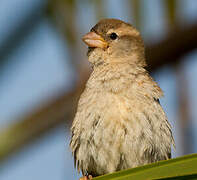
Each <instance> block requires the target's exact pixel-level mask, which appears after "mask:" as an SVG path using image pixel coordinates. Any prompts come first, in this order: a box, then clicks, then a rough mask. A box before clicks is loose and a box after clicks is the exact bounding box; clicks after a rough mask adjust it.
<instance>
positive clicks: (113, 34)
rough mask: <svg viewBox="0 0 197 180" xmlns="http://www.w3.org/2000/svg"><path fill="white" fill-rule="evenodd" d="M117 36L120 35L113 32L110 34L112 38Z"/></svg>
mask: <svg viewBox="0 0 197 180" xmlns="http://www.w3.org/2000/svg"><path fill="white" fill-rule="evenodd" d="M117 37H118V35H117V34H116V33H111V34H110V38H111V39H112V40H115V39H116V38H117Z"/></svg>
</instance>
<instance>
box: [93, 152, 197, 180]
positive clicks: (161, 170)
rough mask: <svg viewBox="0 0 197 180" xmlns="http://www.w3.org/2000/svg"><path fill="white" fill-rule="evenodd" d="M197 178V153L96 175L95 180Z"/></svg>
mask: <svg viewBox="0 0 197 180" xmlns="http://www.w3.org/2000/svg"><path fill="white" fill-rule="evenodd" d="M112 179H113V180H147V179H197V154H191V155H186V156H183V157H179V158H175V159H170V160H166V161H160V162H156V163H152V164H148V165H145V166H141V167H137V168H132V169H128V170H123V171H119V172H115V173H113V174H107V175H104V176H100V177H96V178H94V180H112Z"/></svg>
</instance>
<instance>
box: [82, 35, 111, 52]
mask: <svg viewBox="0 0 197 180" xmlns="http://www.w3.org/2000/svg"><path fill="white" fill-rule="evenodd" d="M82 40H83V41H84V43H86V44H87V45H88V46H89V47H98V48H102V49H105V48H106V47H107V46H108V43H107V42H106V41H105V40H104V39H103V38H102V37H101V36H100V35H98V34H97V33H95V32H89V33H87V34H85V35H84V36H83V37H82Z"/></svg>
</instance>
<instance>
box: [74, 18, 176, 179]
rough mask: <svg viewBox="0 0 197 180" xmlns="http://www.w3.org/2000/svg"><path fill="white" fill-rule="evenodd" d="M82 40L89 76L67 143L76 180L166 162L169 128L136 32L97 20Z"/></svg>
mask: <svg viewBox="0 0 197 180" xmlns="http://www.w3.org/2000/svg"><path fill="white" fill-rule="evenodd" d="M82 40H83V42H84V43H85V44H86V45H87V46H88V52H87V56H88V61H89V62H90V64H91V66H92V72H91V74H90V77H89V79H88V80H87V83H86V85H85V89H84V91H83V93H82V94H81V96H80V98H79V102H78V107H77V110H76V114H75V117H74V120H73V123H72V126H71V140H70V148H71V151H72V154H73V157H74V164H75V167H76V168H77V170H78V171H79V172H81V173H82V175H83V177H82V178H81V180H87V179H92V178H94V177H96V176H100V175H104V174H108V173H113V172H115V171H120V170H123V169H128V168H134V167H138V166H142V165H145V164H149V163H153V162H157V161H160V160H167V159H170V158H171V146H172V145H174V139H173V135H172V130H171V129H172V128H171V125H170V124H169V122H168V119H167V116H166V114H165V112H164V110H163V108H162V107H161V104H160V101H159V99H160V98H161V97H162V96H163V92H162V90H161V88H160V87H159V86H158V84H157V83H156V82H155V81H154V80H153V78H152V77H151V76H150V74H149V72H148V71H147V70H146V67H147V64H146V58H145V47H144V42H143V40H142V37H141V35H140V33H139V31H138V30H137V29H136V28H135V27H134V26H132V25H131V24H129V23H126V22H124V21H122V20H118V19H102V20H100V21H99V22H98V23H97V24H96V25H95V26H94V27H93V28H92V29H91V30H90V32H88V33H87V34H85V35H84V36H83V37H82Z"/></svg>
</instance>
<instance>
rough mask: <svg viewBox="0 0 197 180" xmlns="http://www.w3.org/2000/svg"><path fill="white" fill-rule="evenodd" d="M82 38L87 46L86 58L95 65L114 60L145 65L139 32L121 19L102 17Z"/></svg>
mask: <svg viewBox="0 0 197 180" xmlns="http://www.w3.org/2000/svg"><path fill="white" fill-rule="evenodd" d="M82 39H83V41H84V42H85V43H86V44H87V45H88V47H89V50H88V59H89V61H90V62H91V63H93V65H95V66H97V65H100V64H103V63H108V64H110V63H114V62H118V63H121V62H123V63H125V62H126V63H130V64H135V65H139V66H145V65H146V63H145V58H144V44H143V40H142V38H141V36H140V33H139V32H138V31H137V30H136V29H135V28H134V27H133V26H131V25H130V24H128V23H125V22H123V21H121V20H117V19H103V20H101V21H99V22H98V23H97V24H96V25H95V26H94V27H93V28H92V29H91V31H90V32H89V33H87V34H86V35H84V36H83V38H82Z"/></svg>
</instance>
